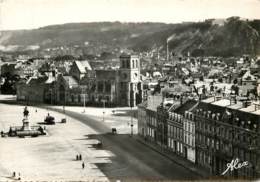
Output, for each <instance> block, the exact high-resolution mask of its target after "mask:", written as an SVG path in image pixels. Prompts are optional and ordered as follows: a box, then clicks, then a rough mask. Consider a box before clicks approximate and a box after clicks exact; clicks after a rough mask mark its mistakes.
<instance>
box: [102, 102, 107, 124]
mask: <svg viewBox="0 0 260 182" xmlns="http://www.w3.org/2000/svg"><path fill="white" fill-rule="evenodd" d="M102 102H103V122H105V102H106V100H105V99H103V100H102Z"/></svg>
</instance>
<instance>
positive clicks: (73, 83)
mask: <svg viewBox="0 0 260 182" xmlns="http://www.w3.org/2000/svg"><path fill="white" fill-rule="evenodd" d="M63 79H64V80H65V81H66V83H67V84H68V85H69V86H78V85H79V83H78V81H77V80H76V79H75V78H73V77H72V76H63Z"/></svg>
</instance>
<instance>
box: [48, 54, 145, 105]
mask: <svg viewBox="0 0 260 182" xmlns="http://www.w3.org/2000/svg"><path fill="white" fill-rule="evenodd" d="M119 60H120V67H119V68H118V69H111V70H103V69H102V70H92V68H91V66H90V65H89V63H88V62H87V61H75V62H73V64H72V66H71V69H70V72H69V75H61V74H60V75H57V80H56V82H55V84H54V87H53V90H54V91H53V93H55V94H54V95H53V98H55V102H56V104H62V105H84V104H86V105H100V106H103V104H105V105H106V106H128V107H135V106H136V105H137V104H139V103H141V102H142V100H143V88H142V79H141V75H140V59H139V57H138V56H136V55H129V54H122V55H120V57H119Z"/></svg>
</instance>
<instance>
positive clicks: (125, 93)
mask: <svg viewBox="0 0 260 182" xmlns="http://www.w3.org/2000/svg"><path fill="white" fill-rule="evenodd" d="M118 87H119V104H120V105H122V106H130V107H134V106H136V105H137V104H139V103H141V101H140V99H141V98H142V97H141V95H142V92H141V90H142V89H141V80H140V60H139V57H138V56H137V55H128V54H122V55H121V56H120V69H119V85H118ZM141 100H142V99H141Z"/></svg>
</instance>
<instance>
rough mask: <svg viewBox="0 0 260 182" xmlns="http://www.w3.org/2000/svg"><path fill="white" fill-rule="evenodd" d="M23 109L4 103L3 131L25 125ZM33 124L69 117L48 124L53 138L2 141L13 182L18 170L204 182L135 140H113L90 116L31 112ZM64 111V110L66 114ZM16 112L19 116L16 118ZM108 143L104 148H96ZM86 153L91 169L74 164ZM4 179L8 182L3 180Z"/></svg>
mask: <svg viewBox="0 0 260 182" xmlns="http://www.w3.org/2000/svg"><path fill="white" fill-rule="evenodd" d="M22 109H23V107H22V106H16V105H6V104H0V112H1V115H2V116H3V117H2V116H1V118H0V123H1V124H0V127H1V130H4V131H8V127H9V125H21V120H22V114H21V113H22ZM29 111H30V120H31V121H32V123H33V124H36V123H37V122H42V120H43V118H44V116H46V114H47V112H49V113H50V114H51V115H53V116H54V117H55V118H57V121H59V120H60V119H61V118H64V117H66V118H67V120H68V122H67V123H66V124H61V123H57V124H56V125H54V126H49V125H47V126H46V127H47V131H48V136H43V137H38V138H24V139H20V138H0V146H1V150H0V161H1V165H0V174H3V175H1V176H0V180H1V179H5V180H6V179H7V177H8V176H10V174H11V173H12V172H13V171H20V172H21V174H22V175H24V176H25V179H28V180H36V179H38V180H46V179H49V180H50V179H52V180H62V179H66V180H86V179H89V178H90V177H91V179H100V180H108V179H109V180H118V179H120V180H121V179H128V180H133V179H143V180H148V179H161V180H181V179H186V180H189V179H199V177H198V176H197V175H196V174H192V173H191V172H190V171H189V170H187V169H186V168H184V167H182V166H179V165H177V164H175V163H174V162H172V161H171V160H169V159H168V158H166V157H164V156H162V155H161V154H159V153H157V152H155V151H153V150H151V149H150V148H148V147H147V146H144V145H143V144H141V143H140V142H138V141H137V140H136V137H130V135H129V134H125V133H124V134H117V135H112V134H110V133H111V128H110V126H108V125H107V124H106V123H105V122H102V121H100V120H96V119H95V118H94V117H93V116H91V117H90V116H88V114H87V113H86V114H81V113H78V112H73V111H68V110H66V115H68V116H64V114H62V113H58V112H54V111H50V110H49V111H47V110H46V109H43V108H37V112H36V108H34V107H29ZM60 111H61V112H62V110H60ZM14 113H15V114H14ZM98 141H101V142H102V143H103V146H102V148H101V149H96V148H95V147H93V144H96V143H97V142H98ZM79 153H80V154H82V155H83V160H84V162H85V163H86V167H85V168H86V169H84V170H81V164H80V163H79V162H76V161H74V158H75V155H76V154H79ZM1 177H2V178H1Z"/></svg>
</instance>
